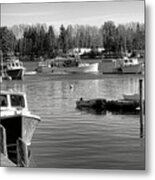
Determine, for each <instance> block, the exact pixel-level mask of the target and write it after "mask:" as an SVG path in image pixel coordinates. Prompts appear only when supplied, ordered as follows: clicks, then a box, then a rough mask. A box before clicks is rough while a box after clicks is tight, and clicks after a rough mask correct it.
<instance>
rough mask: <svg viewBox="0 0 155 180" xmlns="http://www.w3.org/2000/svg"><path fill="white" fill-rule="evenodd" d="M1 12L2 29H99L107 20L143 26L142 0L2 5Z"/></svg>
mask: <svg viewBox="0 0 155 180" xmlns="http://www.w3.org/2000/svg"><path fill="white" fill-rule="evenodd" d="M1 13H2V14H1V25H2V26H4V25H7V26H12V25H14V24H36V23H46V24H47V25H53V26H54V27H56V28H58V27H60V25H61V24H64V25H68V24H72V25H74V24H84V25H85V24H88V25H96V26H100V25H102V24H104V22H105V21H108V20H113V21H114V22H115V23H116V24H119V23H128V22H140V23H144V1H141V0H138V1H135V0H133V1H113V2H110V1H109V2H108V1H107V2H104V1H103V2H73V3H71V2H69V3H64V2H62V3H32V4H2V5H1Z"/></svg>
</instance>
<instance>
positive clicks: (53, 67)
mask: <svg viewBox="0 0 155 180" xmlns="http://www.w3.org/2000/svg"><path fill="white" fill-rule="evenodd" d="M98 65H99V64H98V63H93V64H88V63H82V62H81V60H79V59H77V58H75V57H56V58H54V59H49V60H46V61H43V60H41V61H40V62H39V63H38V67H37V69H36V71H37V72H39V73H42V72H43V73H52V74H66V73H96V72H98Z"/></svg>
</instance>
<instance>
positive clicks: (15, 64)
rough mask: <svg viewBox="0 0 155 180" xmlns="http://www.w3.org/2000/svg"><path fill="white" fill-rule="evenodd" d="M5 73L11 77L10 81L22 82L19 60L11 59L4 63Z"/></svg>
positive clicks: (21, 69)
mask: <svg viewBox="0 0 155 180" xmlns="http://www.w3.org/2000/svg"><path fill="white" fill-rule="evenodd" d="M4 71H5V73H6V74H7V75H8V76H9V77H11V79H12V80H22V79H23V77H24V73H25V68H24V66H23V62H21V61H19V59H17V58H15V57H12V58H11V59H8V60H7V61H6V68H5V69H4Z"/></svg>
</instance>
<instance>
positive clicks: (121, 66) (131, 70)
mask: <svg viewBox="0 0 155 180" xmlns="http://www.w3.org/2000/svg"><path fill="white" fill-rule="evenodd" d="M101 66H102V72H103V74H142V73H143V71H144V67H143V64H142V63H140V62H139V61H138V59H137V58H128V57H124V58H122V59H118V60H116V59H113V60H103V61H102V64H101Z"/></svg>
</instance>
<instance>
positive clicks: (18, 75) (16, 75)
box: [6, 69, 24, 80]
mask: <svg viewBox="0 0 155 180" xmlns="http://www.w3.org/2000/svg"><path fill="white" fill-rule="evenodd" d="M6 72H7V75H8V76H10V77H11V79H12V80H22V79H23V76H24V69H14V70H7V71H6Z"/></svg>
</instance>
